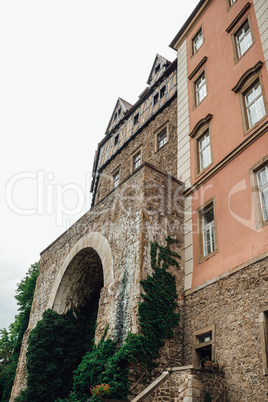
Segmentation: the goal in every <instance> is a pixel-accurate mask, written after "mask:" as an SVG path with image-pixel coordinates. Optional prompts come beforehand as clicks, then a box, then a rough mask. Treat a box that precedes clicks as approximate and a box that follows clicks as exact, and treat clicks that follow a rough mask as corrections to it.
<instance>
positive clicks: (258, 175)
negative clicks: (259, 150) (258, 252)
mask: <svg viewBox="0 0 268 402" xmlns="http://www.w3.org/2000/svg"><path fill="white" fill-rule="evenodd" d="M249 177H250V182H251V191H252V200H253V207H254V212H255V222H256V229H261V228H262V227H264V226H266V225H268V155H266V156H264V157H263V158H261V159H260V160H259V161H258V162H257V163H255V164H254V165H253V166H252V167H251V168H250V169H249Z"/></svg>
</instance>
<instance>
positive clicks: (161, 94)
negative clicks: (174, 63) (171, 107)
mask: <svg viewBox="0 0 268 402" xmlns="http://www.w3.org/2000/svg"><path fill="white" fill-rule="evenodd" d="M166 89H167V87H166V85H164V86H163V87H162V88H161V89H160V99H162V98H163V96H165V95H166Z"/></svg>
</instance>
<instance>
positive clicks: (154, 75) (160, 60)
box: [147, 54, 170, 86]
mask: <svg viewBox="0 0 268 402" xmlns="http://www.w3.org/2000/svg"><path fill="white" fill-rule="evenodd" d="M169 64H170V61H168V60H167V59H165V57H162V56H160V55H159V54H157V55H156V56H155V59H154V64H153V67H152V69H151V72H150V75H149V78H148V81H147V84H148V85H150V86H152V85H153V84H154V83H155V81H157V80H158V78H159V77H160V75H162V73H163V70H164V69H165V68H166V67H167V66H168V65H169Z"/></svg>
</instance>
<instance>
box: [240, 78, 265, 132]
mask: <svg viewBox="0 0 268 402" xmlns="http://www.w3.org/2000/svg"><path fill="white" fill-rule="evenodd" d="M258 90H259V91H258ZM252 93H253V99H252V100H251V101H249V95H250V94H252ZM244 99H245V106H246V111H247V118H248V125H249V128H251V127H253V126H254V125H255V124H256V123H258V121H260V120H261V119H262V118H263V117H264V116H265V106H264V100H263V95H262V88H261V84H260V81H259V80H257V81H256V82H255V83H254V85H252V86H251V87H250V88H249V89H248V90H247V91H246V92H245V93H244ZM252 111H255V114H254V115H253V114H252ZM253 116H257V120H255V119H254V120H253Z"/></svg>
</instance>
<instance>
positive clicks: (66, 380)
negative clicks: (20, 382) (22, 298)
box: [16, 298, 98, 402]
mask: <svg viewBox="0 0 268 402" xmlns="http://www.w3.org/2000/svg"><path fill="white" fill-rule="evenodd" d="M95 300H96V301H97V302H98V298H96V299H95ZM97 302H95V305H94V303H92V302H91V303H89V302H87V303H86V304H85V305H84V306H80V307H79V308H78V309H76V310H75V311H72V310H69V311H68V312H67V313H66V314H62V315H61V314H58V313H56V312H55V311H52V310H46V311H45V312H44V314H43V318H42V320H40V321H39V322H38V323H37V325H36V327H35V328H34V329H33V330H32V331H31V333H30V335H29V341H28V352H27V373H28V375H27V388H26V390H24V391H22V393H21V395H20V396H19V397H18V398H16V402H43V401H46V402H53V401H54V400H55V399H56V398H57V397H62V398H64V397H66V396H67V395H68V394H69V392H70V391H71V389H72V377H73V370H74V369H76V368H77V366H78V364H79V363H80V362H81V359H82V357H83V355H84V354H85V352H86V351H87V350H91V349H92V346H93V341H92V340H93V339H94V325H95V322H96V317H97V311H98V303H97Z"/></svg>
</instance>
